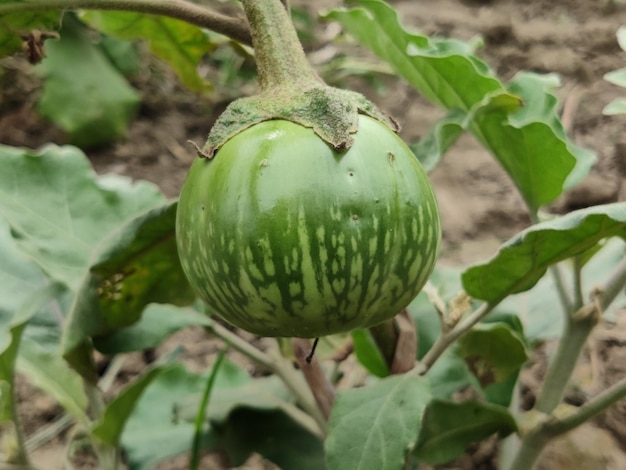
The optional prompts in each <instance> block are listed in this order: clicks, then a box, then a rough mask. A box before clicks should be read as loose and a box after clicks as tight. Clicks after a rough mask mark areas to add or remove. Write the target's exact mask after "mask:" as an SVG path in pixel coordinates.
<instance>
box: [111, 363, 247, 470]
mask: <svg viewBox="0 0 626 470" xmlns="http://www.w3.org/2000/svg"><path fill="white" fill-rule="evenodd" d="M206 380H207V375H206V374H194V373H191V372H189V371H188V370H187V369H185V367H183V366H182V365H174V366H172V368H171V369H168V370H167V371H165V372H163V373H162V374H160V375H159V376H158V377H156V378H155V379H154V380H153V382H152V384H151V385H150V386H149V387H148V388H147V389H146V390H145V391H144V393H143V394H142V396H141V398H140V399H139V400H138V402H137V403H136V404H135V407H134V410H133V412H132V414H131V416H130V418H129V419H128V421H127V422H126V426H125V428H124V431H123V433H122V446H123V448H124V450H125V452H126V454H127V456H128V464H129V468H130V470H148V469H151V468H153V467H154V466H155V465H156V464H157V463H158V462H161V461H162V460H164V459H166V458H168V457H173V456H175V455H178V454H181V453H184V452H188V451H189V449H190V447H191V441H192V438H193V434H194V423H193V416H194V413H190V417H189V419H183V417H182V416H181V408H183V407H185V408H186V407H188V406H190V405H189V403H192V404H193V409H194V410H195V409H196V406H197V403H198V400H199V399H200V396H201V393H202V391H203V389H204V386H205V384H206ZM250 380H251V379H250V378H249V377H248V375H247V374H246V373H245V372H244V371H242V370H241V369H239V368H238V367H237V366H235V365H233V364H232V363H230V362H228V361H224V363H223V364H222V367H220V371H219V373H218V375H217V379H216V383H215V387H216V389H215V392H217V391H218V390H219V389H220V388H231V389H232V388H233V387H237V386H238V385H241V384H244V383H247V382H248V381H250ZM211 401H212V404H213V400H211Z"/></svg>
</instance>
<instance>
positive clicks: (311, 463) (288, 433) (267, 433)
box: [216, 408, 324, 470]
mask: <svg viewBox="0 0 626 470" xmlns="http://www.w3.org/2000/svg"><path fill="white" fill-rule="evenodd" d="M216 433H217V436H218V438H219V447H218V448H220V449H223V450H224V451H225V452H226V453H227V454H228V456H229V457H230V464H231V466H233V467H234V466H237V467H239V466H240V465H243V464H244V463H245V461H246V460H247V459H248V458H249V457H250V454H252V453H253V452H256V453H258V454H260V455H262V456H263V457H265V458H266V459H268V460H270V461H272V462H274V463H275V464H276V465H277V466H278V467H279V468H282V469H285V470H296V469H297V470H323V469H324V446H323V444H322V441H321V439H319V438H318V437H317V436H315V435H313V434H311V433H310V432H308V431H306V430H305V429H303V428H302V427H301V426H299V425H298V424H297V423H295V422H294V421H293V420H292V419H291V418H290V417H289V416H288V415H286V414H284V413H282V412H280V411H261V410H257V409H252V408H237V409H236V410H234V411H233V412H232V413H231V414H230V416H229V417H228V421H227V422H226V423H225V424H224V425H222V426H220V427H219V428H218V429H217V430H216Z"/></svg>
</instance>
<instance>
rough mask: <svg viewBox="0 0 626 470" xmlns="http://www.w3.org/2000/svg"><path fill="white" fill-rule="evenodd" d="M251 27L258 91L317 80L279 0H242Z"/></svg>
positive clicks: (316, 82)
mask: <svg viewBox="0 0 626 470" xmlns="http://www.w3.org/2000/svg"><path fill="white" fill-rule="evenodd" d="M242 3H243V8H244V11H245V12H246V16H247V17H248V23H249V24H250V29H251V31H252V44H253V45H254V54H255V60H256V63H257V70H258V76H259V85H260V87H261V90H262V91H268V90H272V89H273V88H279V87H283V86H290V87H294V86H298V85H301V86H302V87H306V86H309V85H319V84H320V83H321V82H320V80H319V78H318V77H317V74H316V73H315V72H314V71H313V68H312V67H311V66H310V64H309V63H308V61H307V59H306V56H305V54H304V50H303V49H302V45H301V44H300V40H299V39H298V35H297V33H296V29H295V27H294V26H293V23H292V22H291V18H289V14H288V13H287V10H286V9H285V6H284V5H283V3H281V1H280V0H242Z"/></svg>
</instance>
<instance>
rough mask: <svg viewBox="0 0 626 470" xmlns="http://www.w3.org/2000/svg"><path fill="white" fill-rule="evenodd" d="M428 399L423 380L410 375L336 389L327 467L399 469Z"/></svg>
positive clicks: (329, 429)
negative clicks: (346, 388) (352, 387)
mask: <svg viewBox="0 0 626 470" xmlns="http://www.w3.org/2000/svg"><path fill="white" fill-rule="evenodd" d="M430 397H431V395H430V389H429V386H428V381H427V380H426V379H424V378H423V377H419V376H416V375H414V374H412V373H408V374H404V375H399V376H392V377H387V378H385V379H382V380H380V381H378V382H375V383H373V384H370V385H367V386H365V387H363V388H357V389H352V390H346V391H343V392H340V393H339V394H338V395H337V397H336V398H335V403H334V405H333V408H332V411H331V416H330V421H329V424H328V437H327V438H326V456H327V457H326V463H327V467H328V469H329V470H334V469H341V470H350V469H359V470H365V469H372V470H386V469H389V470H391V469H393V470H395V469H398V468H402V466H403V465H404V461H405V456H406V453H407V451H408V450H409V449H410V448H411V447H412V446H413V444H414V443H415V442H416V440H417V436H418V434H419V432H420V427H421V421H422V414H423V412H424V409H425V407H426V404H427V403H428V402H429V401H430Z"/></svg>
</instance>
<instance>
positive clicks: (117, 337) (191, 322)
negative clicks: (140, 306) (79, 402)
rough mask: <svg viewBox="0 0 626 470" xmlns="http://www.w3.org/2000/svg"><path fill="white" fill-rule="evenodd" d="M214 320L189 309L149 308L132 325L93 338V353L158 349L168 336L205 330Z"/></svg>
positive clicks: (165, 306)
mask: <svg viewBox="0 0 626 470" xmlns="http://www.w3.org/2000/svg"><path fill="white" fill-rule="evenodd" d="M212 321H213V320H211V318H209V317H208V316H207V315H203V314H201V313H198V312H196V311H195V310H193V309H189V308H180V307H176V306H174V305H167V304H150V305H148V306H147V307H146V309H145V310H144V311H143V313H142V315H141V320H139V321H138V322H137V323H135V324H134V325H131V326H129V327H127V328H123V329H121V330H117V331H114V332H113V333H111V334H109V335H106V336H103V337H96V338H94V345H95V346H96V349H97V350H98V351H100V352H101V353H103V354H118V353H123V352H131V351H141V350H144V349H148V348H153V347H156V346H158V345H159V344H161V343H162V342H163V340H165V339H166V338H167V337H168V336H170V335H172V334H173V333H175V332H176V331H178V330H180V329H182V328H186V327H189V326H197V325H203V326H208V325H210V324H211V322H212Z"/></svg>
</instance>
